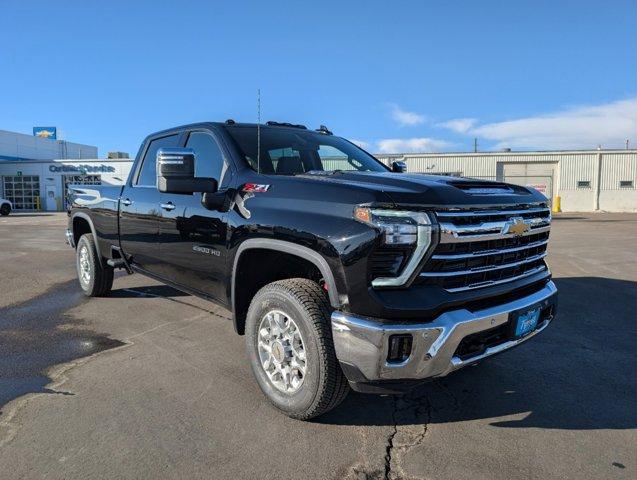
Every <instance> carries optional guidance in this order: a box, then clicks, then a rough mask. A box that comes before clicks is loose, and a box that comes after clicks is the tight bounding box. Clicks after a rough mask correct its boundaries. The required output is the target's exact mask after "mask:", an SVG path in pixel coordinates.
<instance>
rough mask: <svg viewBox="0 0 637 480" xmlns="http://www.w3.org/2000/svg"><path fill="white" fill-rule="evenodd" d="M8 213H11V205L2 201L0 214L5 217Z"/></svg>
mask: <svg viewBox="0 0 637 480" xmlns="http://www.w3.org/2000/svg"><path fill="white" fill-rule="evenodd" d="M10 213H11V205H9V204H8V203H3V204H2V206H0V215H2V216H3V217H6V216H7V215H9V214H10Z"/></svg>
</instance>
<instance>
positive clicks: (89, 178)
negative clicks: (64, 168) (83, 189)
mask: <svg viewBox="0 0 637 480" xmlns="http://www.w3.org/2000/svg"><path fill="white" fill-rule="evenodd" d="M63 178H64V180H63V181H64V208H65V209H66V207H67V206H68V195H69V191H68V188H69V185H101V184H102V176H101V175H64V177H63Z"/></svg>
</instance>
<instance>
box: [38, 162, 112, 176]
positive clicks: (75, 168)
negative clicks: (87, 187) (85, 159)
mask: <svg viewBox="0 0 637 480" xmlns="http://www.w3.org/2000/svg"><path fill="white" fill-rule="evenodd" d="M114 171H115V167H113V166H111V165H104V164H102V165H49V172H53V173H81V174H86V173H109V172H114Z"/></svg>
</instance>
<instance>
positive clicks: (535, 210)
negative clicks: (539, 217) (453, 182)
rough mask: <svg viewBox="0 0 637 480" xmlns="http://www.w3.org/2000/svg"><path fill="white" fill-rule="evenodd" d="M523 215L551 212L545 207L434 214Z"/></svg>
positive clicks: (467, 215)
mask: <svg viewBox="0 0 637 480" xmlns="http://www.w3.org/2000/svg"><path fill="white" fill-rule="evenodd" d="M525 213H547V214H549V215H550V214H551V211H550V210H549V209H548V208H547V207H541V208H528V209H526V210H495V211H494V210H471V211H444V212H436V215H437V216H438V217H464V218H466V217H486V216H488V217H494V216H498V215H521V214H525Z"/></svg>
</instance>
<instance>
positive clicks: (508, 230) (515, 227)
mask: <svg viewBox="0 0 637 480" xmlns="http://www.w3.org/2000/svg"><path fill="white" fill-rule="evenodd" d="M530 229H531V227H530V226H529V224H528V223H525V222H524V219H523V218H522V217H512V218H509V219H508V220H507V221H506V223H505V224H504V227H502V234H503V235H516V236H517V235H522V234H524V233H526V232H528V231H529V230H530Z"/></svg>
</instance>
